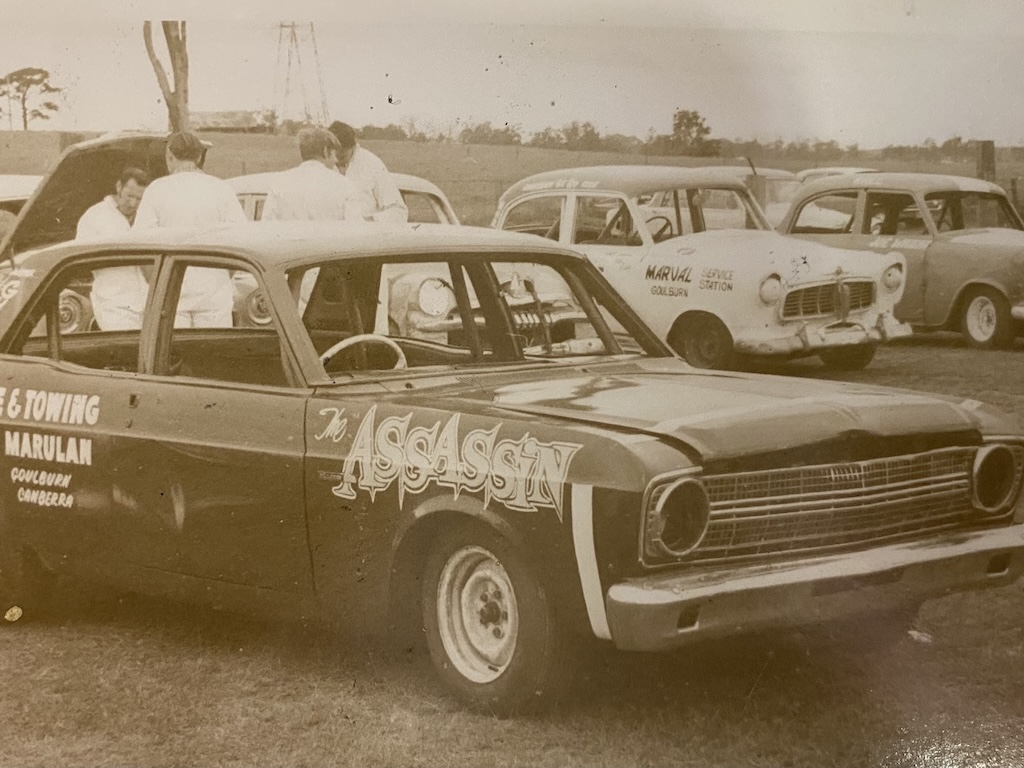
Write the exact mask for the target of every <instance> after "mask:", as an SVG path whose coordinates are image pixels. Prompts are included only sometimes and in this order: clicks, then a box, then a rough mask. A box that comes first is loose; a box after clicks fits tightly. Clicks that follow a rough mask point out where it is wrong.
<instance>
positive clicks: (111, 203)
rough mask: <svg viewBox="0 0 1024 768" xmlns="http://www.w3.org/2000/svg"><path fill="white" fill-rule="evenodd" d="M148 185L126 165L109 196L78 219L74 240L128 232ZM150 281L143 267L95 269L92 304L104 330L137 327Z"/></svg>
mask: <svg viewBox="0 0 1024 768" xmlns="http://www.w3.org/2000/svg"><path fill="white" fill-rule="evenodd" d="M148 184H149V176H148V175H147V174H146V172H145V171H142V170H140V169H139V168H126V169H125V170H124V172H123V173H122V174H121V178H119V179H118V181H117V184H116V185H115V186H114V194H112V195H107V196H106V197H105V198H103V199H102V200H101V201H100V202H98V203H96V204H95V205H94V206H92V207H91V208H89V209H88V210H87V211H86V212H85V213H83V214H82V218H80V219H79V220H78V228H77V229H76V230H75V240H105V239H107V238H109V237H116V236H118V235H122V234H124V233H125V232H127V231H128V230H129V229H131V227H132V220H133V219H134V218H135V212H136V210H137V209H138V207H139V201H141V200H142V194H143V192H144V191H145V190H146V185H148ZM148 293H149V284H148V283H147V282H146V277H145V275H144V274H143V272H142V268H141V267H136V266H131V267H104V268H103V269H97V270H94V271H93V278H92V290H91V292H90V295H89V301H90V302H91V303H92V309H93V313H94V315H95V317H96V325H98V326H99V328H100V330H101V331H126V330H138V329H139V328H141V327H142V310H143V309H144V308H145V306H146V295H147V294H148Z"/></svg>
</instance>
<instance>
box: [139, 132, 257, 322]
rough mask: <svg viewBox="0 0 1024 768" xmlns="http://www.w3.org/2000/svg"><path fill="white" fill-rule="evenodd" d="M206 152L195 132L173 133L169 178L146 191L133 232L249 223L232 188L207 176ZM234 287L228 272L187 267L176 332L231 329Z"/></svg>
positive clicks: (169, 147) (169, 140) (169, 145)
mask: <svg viewBox="0 0 1024 768" xmlns="http://www.w3.org/2000/svg"><path fill="white" fill-rule="evenodd" d="M205 154H206V148H205V147H204V146H203V143H202V142H201V141H200V140H199V137H198V136H196V135H195V134H194V133H190V132H187V131H183V132H179V133H172V134H171V135H170V136H169V137H168V138H167V149H166V151H165V153H164V156H165V158H166V160H167V169H168V170H169V171H170V173H169V175H167V176H164V177H163V178H160V179H157V180H156V181H154V182H153V183H152V184H150V185H149V186H148V187H147V188H146V192H145V194H143V196H142V201H141V202H140V203H139V210H138V213H136V214H135V224H134V225H133V227H134V228H135V229H146V228H151V227H194V226H213V225H216V224H233V223H244V222H245V221H247V219H246V217H245V213H244V211H243V210H242V204H241V203H239V202H238V197H237V196H236V194H235V191H234V189H233V188H232V187H231V185H230V184H228V183H227V182H226V181H224V180H223V179H218V178H217V177H215V176H210V175H208V174H206V173H204V172H203V170H202V169H201V168H200V164H201V162H202V160H203V157H204V155H205ZM233 303H234V285H233V283H232V282H231V275H230V273H229V272H228V270H226V269H217V268H209V267H189V268H188V270H187V271H186V273H185V278H184V280H182V283H181V294H180V295H179V297H178V309H177V315H176V316H175V320H174V325H175V327H176V328H230V327H231V324H232V323H231V309H232V305H233Z"/></svg>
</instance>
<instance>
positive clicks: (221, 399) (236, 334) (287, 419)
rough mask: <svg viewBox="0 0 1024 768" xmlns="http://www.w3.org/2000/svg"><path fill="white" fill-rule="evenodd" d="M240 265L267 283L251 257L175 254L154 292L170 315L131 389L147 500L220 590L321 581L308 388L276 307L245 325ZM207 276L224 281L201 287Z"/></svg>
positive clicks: (182, 554) (181, 565)
mask: <svg viewBox="0 0 1024 768" xmlns="http://www.w3.org/2000/svg"><path fill="white" fill-rule="evenodd" d="M239 272H241V273H245V274H248V275H249V276H250V277H251V280H252V281H255V283H256V285H257V287H258V288H259V289H261V290H264V289H265V284H264V283H263V280H262V277H261V276H260V275H259V274H258V272H257V271H256V270H255V269H253V268H252V267H251V266H250V265H248V264H246V263H244V262H241V261H235V260H231V259H227V258H225V257H220V258H207V257H202V256H198V255H190V254H187V255H183V254H178V255H174V256H173V257H170V258H168V259H167V261H166V263H165V265H164V268H163V269H162V270H161V273H160V277H159V279H158V281H157V289H156V294H157V295H156V298H155V303H156V305H157V306H158V307H159V308H160V309H162V313H161V321H160V323H161V324H160V327H159V329H158V332H157V333H156V334H155V336H154V343H153V345H152V348H151V349H150V350H149V351H150V355H149V357H148V359H147V361H146V367H147V370H146V372H145V375H142V376H139V377H138V378H137V379H136V380H134V381H133V382H132V386H131V388H130V393H129V395H128V401H129V405H130V409H131V412H130V416H129V418H130V420H131V428H132V432H133V433H134V434H135V435H137V436H138V437H139V438H140V439H138V440H137V443H138V446H137V448H138V470H139V476H138V483H137V484H136V486H135V487H136V489H137V493H138V494H139V497H140V498H139V499H138V500H137V502H136V503H137V504H138V506H139V507H140V508H142V509H145V510H147V512H148V513H149V514H150V515H151V516H152V517H154V518H155V519H158V520H159V524H160V526H161V535H162V536H163V538H164V541H165V542H167V544H168V546H173V547H175V548H176V549H177V550H178V553H179V556H178V558H177V560H176V562H175V565H174V567H175V569H176V570H177V572H179V573H181V574H184V575H187V576H191V577H198V578H200V579H203V580H206V583H207V585H208V587H209V589H208V591H209V593H210V596H211V599H213V600H215V601H218V600H219V599H220V598H221V597H223V596H224V595H227V594H229V593H230V592H231V587H256V588H260V589H263V590H276V591H282V592H296V591H303V590H308V589H310V585H311V576H310V568H309V550H308V544H307V538H306V522H305V503H304V494H303V482H302V468H303V456H304V450H305V446H304V439H303V421H304V416H305V407H306V400H307V398H308V396H309V391H308V390H306V389H304V388H303V387H301V386H298V384H297V383H296V381H295V376H294V373H293V371H294V369H293V367H292V366H291V365H290V363H289V359H290V358H289V356H288V344H287V342H286V339H285V338H283V337H282V336H281V334H280V333H279V331H278V323H277V316H273V317H272V318H271V321H270V322H269V323H268V324H266V325H264V326H261V327H236V326H240V325H241V324H240V323H239V322H238V317H237V315H234V316H233V314H232V302H233V299H234V297H233V296H232V292H233V290H234V287H235V286H236V285H238V284H239V283H238V281H234V280H232V275H234V274H236V273H239ZM246 282H248V281H246ZM196 286H199V287H200V288H204V287H211V286H216V289H215V290H212V291H208V292H207V294H204V295H200V294H199V293H197V291H196ZM197 297H198V298H197ZM203 301H205V302H207V303H206V304H202V302H203ZM214 310H216V311H214ZM202 311H207V312H208V313H209V317H207V318H206V321H200V320H199V319H198V318H199V315H200V314H201V312H202ZM211 318H212V320H211Z"/></svg>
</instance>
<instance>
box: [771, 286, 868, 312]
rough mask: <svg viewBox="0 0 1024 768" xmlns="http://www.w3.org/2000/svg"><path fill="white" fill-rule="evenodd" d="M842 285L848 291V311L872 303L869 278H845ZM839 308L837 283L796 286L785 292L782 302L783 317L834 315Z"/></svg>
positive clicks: (863, 307) (862, 307)
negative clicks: (805, 286) (804, 286)
mask: <svg viewBox="0 0 1024 768" xmlns="http://www.w3.org/2000/svg"><path fill="white" fill-rule="evenodd" d="M843 285H844V286H846V288H847V289H848V290H849V292H850V306H849V310H850V311H853V310H856V309H865V308H866V307H870V306H871V305H872V303H874V300H875V284H874V283H873V282H871V281H870V280H847V281H846V282H844V283H843ZM839 310H840V306H839V289H838V283H825V284H823V285H812V286H809V287H807V288H797V289H795V290H792V291H790V292H789V293H787V294H786V298H785V301H784V302H783V304H782V316H783V317H784V318H794V317H818V316H821V315H835V314H837V313H838V312H839Z"/></svg>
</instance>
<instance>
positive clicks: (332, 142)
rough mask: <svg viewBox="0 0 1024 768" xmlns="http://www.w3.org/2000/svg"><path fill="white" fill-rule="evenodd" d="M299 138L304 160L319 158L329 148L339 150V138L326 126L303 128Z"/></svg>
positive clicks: (300, 151)
mask: <svg viewBox="0 0 1024 768" xmlns="http://www.w3.org/2000/svg"><path fill="white" fill-rule="evenodd" d="M298 138H299V156H300V157H301V158H302V159H303V160H319V159H320V158H322V157H323V156H324V152H326V151H327V150H330V149H333V150H335V151H338V140H337V139H336V138H334V134H333V133H331V132H330V131H328V130H327V129H326V128H303V129H302V130H301V131H299V137H298Z"/></svg>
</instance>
